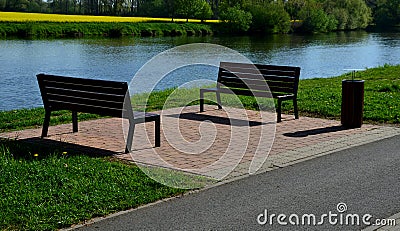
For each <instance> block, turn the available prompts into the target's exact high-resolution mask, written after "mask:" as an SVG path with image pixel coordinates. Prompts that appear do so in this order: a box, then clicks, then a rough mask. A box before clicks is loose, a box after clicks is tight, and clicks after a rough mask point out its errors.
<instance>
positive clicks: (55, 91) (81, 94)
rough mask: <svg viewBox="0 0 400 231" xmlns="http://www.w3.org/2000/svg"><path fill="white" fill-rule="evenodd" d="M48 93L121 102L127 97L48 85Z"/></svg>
mask: <svg viewBox="0 0 400 231" xmlns="http://www.w3.org/2000/svg"><path fill="white" fill-rule="evenodd" d="M46 91H47V94H53V95H64V96H71V97H80V98H87V99H99V100H106V101H112V102H113V101H115V102H120V101H123V100H124V99H125V95H121V94H120V95H115V94H105V93H98V92H87V91H80V90H73V89H59V88H52V87H46Z"/></svg>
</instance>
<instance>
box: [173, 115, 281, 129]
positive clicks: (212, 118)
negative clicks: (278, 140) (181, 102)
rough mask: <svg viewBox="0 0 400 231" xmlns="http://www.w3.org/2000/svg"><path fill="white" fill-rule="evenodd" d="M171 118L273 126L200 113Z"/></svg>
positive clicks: (239, 124) (236, 124)
mask: <svg viewBox="0 0 400 231" xmlns="http://www.w3.org/2000/svg"><path fill="white" fill-rule="evenodd" d="M167 116H169V117H174V118H179V119H187V120H197V121H211V122H213V123H217V124H224V125H231V126H250V127H254V126H261V125H265V124H273V123H275V122H271V123H262V122H258V121H249V120H242V119H233V118H227V117H219V116H212V115H201V114H198V113H193V112H189V113H181V114H172V115H167Z"/></svg>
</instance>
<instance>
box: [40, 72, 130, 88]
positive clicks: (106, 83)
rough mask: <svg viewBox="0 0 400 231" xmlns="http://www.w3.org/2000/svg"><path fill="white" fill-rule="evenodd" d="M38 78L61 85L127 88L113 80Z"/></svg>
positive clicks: (46, 76) (57, 76)
mask: <svg viewBox="0 0 400 231" xmlns="http://www.w3.org/2000/svg"><path fill="white" fill-rule="evenodd" d="M37 78H38V80H39V81H52V82H60V83H70V84H81V85H93V86H96V85H98V86H103V87H108V88H125V86H127V83H126V82H119V81H112V80H99V79H86V78H78V77H68V76H59V75H48V74H38V75H37Z"/></svg>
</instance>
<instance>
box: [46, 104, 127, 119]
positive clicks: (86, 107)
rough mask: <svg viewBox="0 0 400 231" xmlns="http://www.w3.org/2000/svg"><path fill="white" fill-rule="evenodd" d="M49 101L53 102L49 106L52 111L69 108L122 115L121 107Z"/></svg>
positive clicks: (105, 114)
mask: <svg viewBox="0 0 400 231" xmlns="http://www.w3.org/2000/svg"><path fill="white" fill-rule="evenodd" d="M50 101H51V102H52V103H54V106H53V107H52V108H51V109H52V110H53V111H57V110H69V111H76V112H84V113H93V114H97V115H102V116H112V117H122V115H123V114H122V112H123V109H117V108H107V107H101V106H94V105H86V104H79V103H67V102H61V101H56V100H50Z"/></svg>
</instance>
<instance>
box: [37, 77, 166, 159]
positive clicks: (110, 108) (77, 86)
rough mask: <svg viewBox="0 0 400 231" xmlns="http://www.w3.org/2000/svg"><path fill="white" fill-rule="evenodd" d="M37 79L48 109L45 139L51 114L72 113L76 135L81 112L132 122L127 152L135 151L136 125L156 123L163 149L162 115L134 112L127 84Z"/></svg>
mask: <svg viewBox="0 0 400 231" xmlns="http://www.w3.org/2000/svg"><path fill="white" fill-rule="evenodd" d="M37 80H38V84H39V88H40V92H41V95H42V100H43V105H44V109H45V117H44V122H43V129H42V138H43V137H46V136H47V132H48V128H49V122H50V115H51V112H52V111H59V110H70V111H72V127H73V132H78V117H77V112H85V113H93V114H98V115H102V116H111V117H119V118H126V119H128V120H129V131H128V137H127V142H126V147H125V152H130V151H131V147H132V141H133V133H134V130H135V124H137V123H143V122H150V121H154V122H155V146H156V147H159V146H160V115H158V114H153V113H144V112H133V111H132V106H131V100H130V96H129V91H128V84H127V83H126V82H117V81H106V80H95V79H83V78H74V77H64V76H56V75H47V74H38V75H37ZM105 132H106V131H105Z"/></svg>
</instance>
